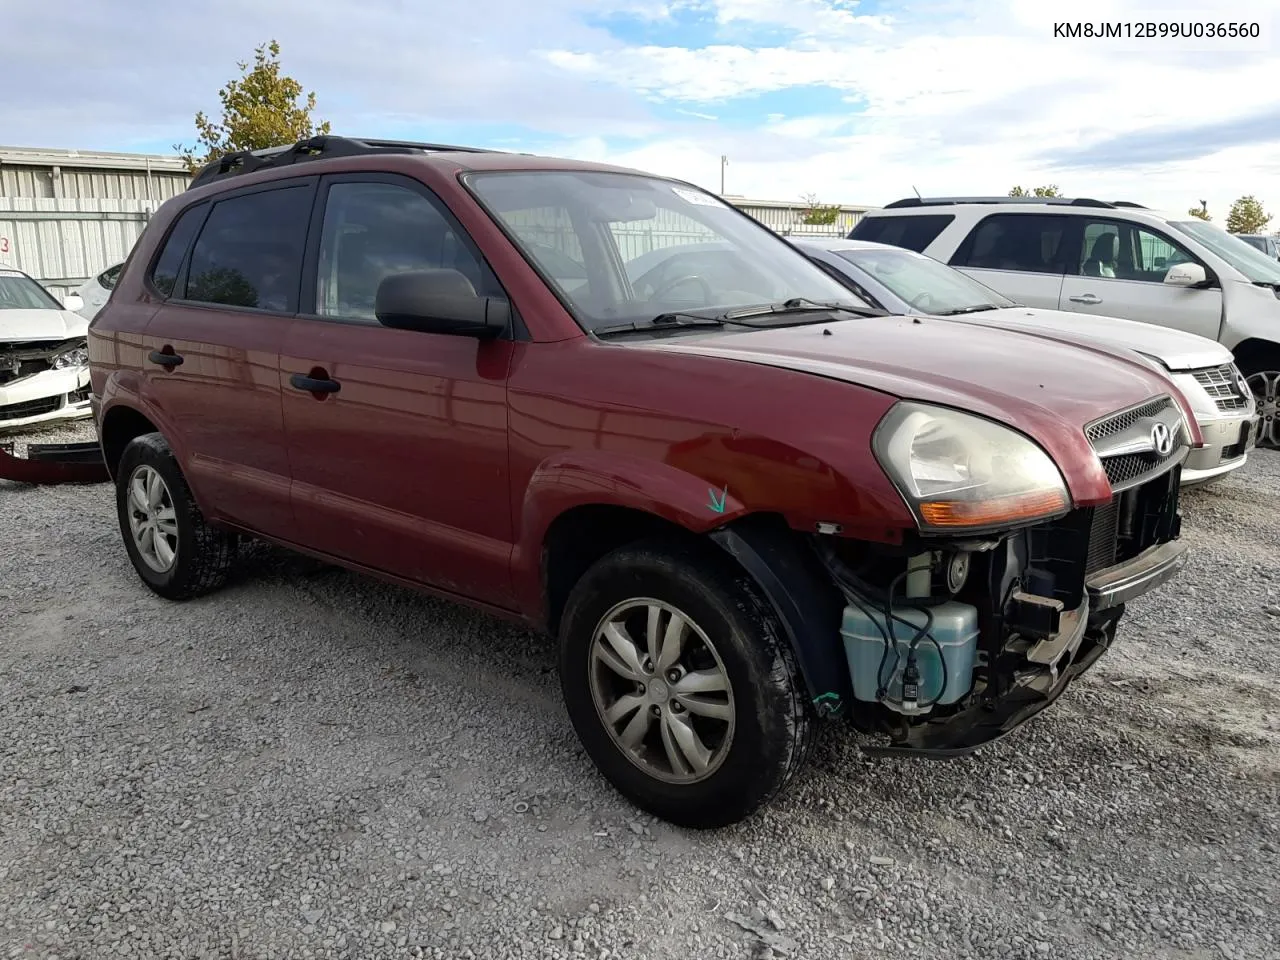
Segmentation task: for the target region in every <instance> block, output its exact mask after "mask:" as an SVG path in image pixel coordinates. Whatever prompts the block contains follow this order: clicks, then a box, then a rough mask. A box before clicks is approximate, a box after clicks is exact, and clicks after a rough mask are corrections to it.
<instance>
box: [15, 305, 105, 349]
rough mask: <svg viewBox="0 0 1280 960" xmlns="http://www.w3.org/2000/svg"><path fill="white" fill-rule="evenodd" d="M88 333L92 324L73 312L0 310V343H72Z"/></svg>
mask: <svg viewBox="0 0 1280 960" xmlns="http://www.w3.org/2000/svg"><path fill="white" fill-rule="evenodd" d="M88 331H89V321H88V320H86V319H85V318H84V317H82V316H80V314H78V313H72V312H71V311H70V310H0V343H26V342H29V341H33V340H70V339H72V338H73V337H83V336H86V335H87V334H88Z"/></svg>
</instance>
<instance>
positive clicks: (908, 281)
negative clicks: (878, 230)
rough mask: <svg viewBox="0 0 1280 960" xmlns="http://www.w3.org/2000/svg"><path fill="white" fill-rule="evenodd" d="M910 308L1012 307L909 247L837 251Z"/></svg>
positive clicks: (949, 312)
mask: <svg viewBox="0 0 1280 960" xmlns="http://www.w3.org/2000/svg"><path fill="white" fill-rule="evenodd" d="M836 255H837V256H839V257H840V258H841V259H843V260H847V261H849V263H851V264H853V265H854V266H855V267H857V268H858V269H861V270H863V271H865V272H866V273H867V274H869V275H870V276H872V277H874V278H875V279H876V280H878V281H879V282H880V283H881V284H883V285H884V286H885V287H887V288H888V289H889V290H891V291H892V292H893V293H894V295H895V296H897V297H898V298H899V299H900V300H903V301H905V302H906V303H907V304H908V305H909V306H910V307H911V308H912V309H913V310H919V311H920V312H922V313H932V314H937V315H939V316H955V315H957V314H961V313H976V312H978V311H980V310H994V309H996V308H1000V307H1012V306H1014V305H1015V304H1014V302H1013V301H1012V300H1010V299H1009V298H1008V297H1004V296H1001V295H1000V294H998V293H996V292H995V291H994V290H992V289H991V288H990V287H988V286H986V285H985V284H981V283H979V282H978V281H977V280H974V279H973V278H972V277H969V276H966V275H965V274H963V273H961V272H960V271H959V270H956V269H954V268H952V267H948V266H947V265H946V264H944V263H939V262H938V261H937V260H934V259H932V258H931V257H926V256H924V255H923V254H919V253H912V252H910V251H908V250H838V251H836Z"/></svg>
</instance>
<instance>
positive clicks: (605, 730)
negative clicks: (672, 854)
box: [560, 542, 811, 828]
mask: <svg viewBox="0 0 1280 960" xmlns="http://www.w3.org/2000/svg"><path fill="white" fill-rule="evenodd" d="M560 638H561V662H560V675H561V683H562V686H563V690H564V696H565V702H566V705H567V707H568V710H569V715H570V718H571V720H572V721H573V725H574V728H575V729H576V730H577V732H578V736H579V738H580V739H581V741H582V743H583V746H584V747H585V748H586V750H587V753H588V754H589V755H590V756H591V759H592V760H593V761H594V762H595V764H596V766H597V767H599V768H600V770H601V772H602V773H603V774H604V775H605V777H606V778H608V780H609V781H610V782H611V783H612V784H613V785H614V786H615V787H616V788H617V789H618V790H619V791H620V792H621V793H622V794H623V795H624V796H626V797H627V798H628V799H629V800H631V801H632V802H633V803H635V804H636V805H638V806H640V807H642V808H643V809H645V810H648V811H649V812H651V813H654V814H656V815H658V816H660V817H662V818H663V819H665V820H668V821H671V822H673V823H677V824H680V825H682V826H689V827H698V828H709V827H719V826H725V825H727V824H731V823H734V822H736V821H738V820H741V819H742V818H744V817H746V816H747V815H749V814H750V813H752V812H753V811H754V810H756V809H757V808H758V807H760V806H761V805H763V804H764V803H766V802H767V801H769V800H770V799H771V798H773V797H774V795H775V794H777V793H778V792H779V791H780V790H781V789H782V788H783V787H784V786H785V785H786V784H787V782H788V781H789V780H790V779H791V777H792V776H793V775H794V773H795V772H796V771H797V770H798V769H799V768H800V767H801V765H802V763H803V760H804V756H805V753H806V751H807V747H808V744H809V740H810V736H809V734H810V729H811V722H810V721H811V718H810V715H809V713H808V710H807V706H806V703H805V700H804V697H803V693H802V689H801V684H800V681H799V679H798V677H797V676H796V671H795V667H794V664H793V662H792V659H791V654H790V650H789V648H788V647H787V646H786V641H785V639H784V638H783V636H782V633H781V627H780V625H779V624H778V622H777V619H776V616H775V615H774V613H773V611H772V610H771V609H770V608H769V607H768V605H767V604H766V602H765V601H764V600H763V598H762V597H761V596H760V595H759V592H758V590H757V589H756V588H755V587H754V585H753V584H752V583H750V582H749V581H748V579H747V578H746V577H745V576H744V575H743V574H742V573H741V571H740V570H737V569H736V568H735V567H733V566H732V565H731V563H730V561H729V560H728V558H725V557H721V556H719V555H718V551H716V550H715V548H714V547H705V548H704V547H702V545H699V544H683V543H665V542H649V543H644V544H638V545H633V546H628V547H623V548H621V549H619V550H617V551H615V552H613V553H611V554H609V555H608V556H606V557H604V558H603V559H602V560H600V561H599V562H598V563H596V564H595V566H593V567H592V568H591V569H590V570H589V571H588V572H587V573H586V574H585V575H584V576H583V578H582V580H581V581H580V582H579V583H578V584H577V585H576V587H575V588H574V590H573V592H572V594H571V595H570V597H569V601H568V604H567V606H566V609H565V613H564V617H563V619H562V622H561V630H560Z"/></svg>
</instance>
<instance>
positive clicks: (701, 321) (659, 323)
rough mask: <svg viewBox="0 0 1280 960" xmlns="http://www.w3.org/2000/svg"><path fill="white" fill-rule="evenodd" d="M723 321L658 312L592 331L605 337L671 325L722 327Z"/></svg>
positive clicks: (689, 314) (658, 328)
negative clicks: (644, 317)
mask: <svg viewBox="0 0 1280 960" xmlns="http://www.w3.org/2000/svg"><path fill="white" fill-rule="evenodd" d="M722 326H724V321H723V320H722V319H720V318H719V317H700V316H698V315H697V314H696V313H679V312H676V313H660V314H658V315H657V316H656V317H654V318H653V319H652V320H631V321H628V322H627V323H614V324H610V325H609V326H607V327H596V328H595V329H594V330H593V331H591V332H592V333H594V334H595V335H596V336H597V337H606V336H608V335H609V334H611V333H633V332H635V331H637V330H667V329H670V328H672V327H722Z"/></svg>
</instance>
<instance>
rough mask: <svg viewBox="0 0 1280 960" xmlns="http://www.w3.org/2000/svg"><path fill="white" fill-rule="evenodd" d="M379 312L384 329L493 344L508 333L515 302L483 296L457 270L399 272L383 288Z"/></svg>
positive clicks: (376, 305) (376, 302)
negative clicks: (475, 339)
mask: <svg viewBox="0 0 1280 960" xmlns="http://www.w3.org/2000/svg"><path fill="white" fill-rule="evenodd" d="M373 309H374V313H375V314H376V315H377V317H378V322H379V323H381V324H382V325H383V326H384V327H394V328H395V329H397V330H417V331H420V332H422V333H444V334H452V335H453V336H459V337H475V338H477V339H479V340H489V339H492V338H493V337H496V336H498V335H499V334H501V333H502V332H503V331H504V330H506V329H507V325H508V324H509V323H510V322H511V304H510V302H509V301H506V300H499V299H497V298H495V297H482V296H480V295H479V294H477V293H476V291H475V288H474V287H472V286H471V281H470V280H468V279H467V278H466V277H465V276H464V275H463V274H461V273H459V272H458V271H457V270H412V271H408V272H405V273H393V274H392V275H391V276H389V277H386V278H384V279H383V281H382V282H381V283H379V284H378V293H377V295H376V297H375V298H374V308H373Z"/></svg>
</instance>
